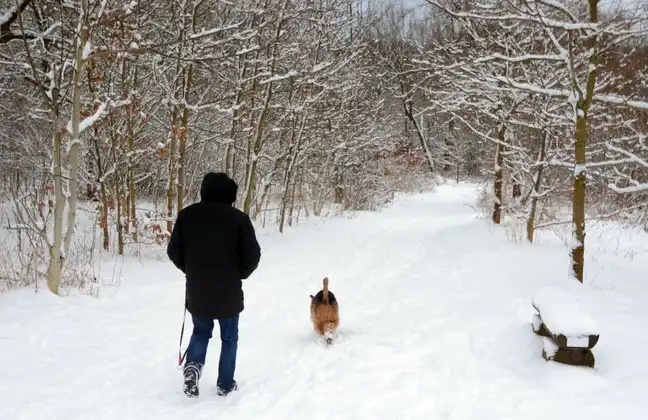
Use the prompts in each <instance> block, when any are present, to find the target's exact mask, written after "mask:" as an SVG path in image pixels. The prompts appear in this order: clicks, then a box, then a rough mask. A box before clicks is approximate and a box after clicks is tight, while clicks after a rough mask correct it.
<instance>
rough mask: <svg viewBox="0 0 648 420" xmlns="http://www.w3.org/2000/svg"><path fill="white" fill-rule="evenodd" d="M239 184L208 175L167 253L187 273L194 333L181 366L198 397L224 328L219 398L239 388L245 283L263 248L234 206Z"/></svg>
mask: <svg viewBox="0 0 648 420" xmlns="http://www.w3.org/2000/svg"><path fill="white" fill-rule="evenodd" d="M237 192H238V185H237V184H236V182H235V181H234V180H233V179H231V178H229V177H228V176H227V175H226V174H224V173H222V172H218V173H214V172H210V173H207V174H206V175H205V176H204V178H203V180H202V185H201V189H200V201H199V202H197V203H194V204H191V205H190V206H187V207H186V208H184V209H182V210H181V211H180V212H179V213H178V217H177V220H176V223H175V225H174V227H173V232H172V233H171V238H170V240H169V244H168V246H167V255H168V256H169V259H170V260H171V261H172V262H173V264H174V265H175V266H176V267H177V268H178V269H179V270H181V271H182V272H183V273H184V274H185V278H186V281H185V305H186V306H185V307H186V309H187V311H189V313H190V314H191V319H192V321H193V326H194V327H193V332H192V335H191V340H190V341H189V346H188V348H187V353H186V361H185V364H184V368H183V373H184V392H185V394H186V395H187V396H188V397H198V395H199V386H198V384H199V381H200V377H201V375H202V371H203V366H204V365H205V358H206V355H207V346H208V344H209V341H210V339H211V338H212V333H213V329H214V322H215V321H218V324H219V327H220V338H221V351H220V359H219V362H218V380H217V387H218V395H221V396H225V395H228V394H229V393H231V392H232V391H234V390H236V389H238V386H237V383H236V381H235V380H234V372H235V369H236V354H237V351H238V333H239V331H238V324H239V315H240V313H241V312H242V311H243V309H244V304H243V288H242V280H244V279H247V278H248V277H250V275H251V274H252V273H253V272H254V271H255V270H256V269H257V267H258V265H259V261H260V259H261V248H260V246H259V243H258V241H257V238H256V234H255V231H254V226H253V225H252V221H251V220H250V217H249V216H248V215H247V214H245V213H243V212H242V211H240V210H238V209H237V208H235V207H234V206H233V203H234V202H235V201H236V194H237Z"/></svg>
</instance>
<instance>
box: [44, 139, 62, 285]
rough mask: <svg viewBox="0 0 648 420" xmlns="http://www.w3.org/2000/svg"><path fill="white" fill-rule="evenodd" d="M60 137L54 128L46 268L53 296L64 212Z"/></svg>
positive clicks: (57, 281) (58, 273) (58, 277)
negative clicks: (51, 216)
mask: <svg viewBox="0 0 648 420" xmlns="http://www.w3.org/2000/svg"><path fill="white" fill-rule="evenodd" d="M61 137H62V133H61V130H60V129H59V127H55V131H54V135H53V138H52V143H53V144H52V146H53V149H54V150H53V151H54V153H53V154H54V156H53V158H54V159H53V160H54V162H53V176H54V232H53V235H52V236H53V238H52V239H53V242H52V243H51V244H49V264H48V267H47V288H48V289H49V290H50V291H51V292H52V293H54V294H55V295H58V294H59V288H60V286H61V275H62V271H63V265H62V261H61V245H62V243H63V211H64V210H65V195H64V194H63V174H62V172H63V171H62V168H61V165H62V159H61Z"/></svg>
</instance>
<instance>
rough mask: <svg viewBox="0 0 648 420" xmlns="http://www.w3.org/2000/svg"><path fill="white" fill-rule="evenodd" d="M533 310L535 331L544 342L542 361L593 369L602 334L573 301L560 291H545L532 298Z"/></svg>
mask: <svg viewBox="0 0 648 420" xmlns="http://www.w3.org/2000/svg"><path fill="white" fill-rule="evenodd" d="M533 307H534V308H535V310H536V313H535V314H534V315H533V331H534V332H535V333H536V334H538V335H540V336H542V337H543V342H544V346H543V349H542V357H543V358H544V359H545V360H547V361H550V360H553V361H555V362H559V363H564V364H568V365H573V366H589V367H591V368H593V367H594V364H595V359H594V354H593V353H592V349H593V348H594V346H595V345H596V343H598V341H599V333H598V330H597V327H596V323H595V322H594V320H593V319H592V317H591V316H590V315H589V314H588V313H587V312H586V311H585V310H584V309H583V308H582V307H581V306H580V305H579V304H578V302H576V300H575V299H574V297H573V296H572V295H571V294H570V293H568V292H567V291H565V290H562V289H559V288H546V289H542V290H540V291H539V292H538V293H536V295H535V296H534V297H533Z"/></svg>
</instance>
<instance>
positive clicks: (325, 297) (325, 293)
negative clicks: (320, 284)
mask: <svg viewBox="0 0 648 420" xmlns="http://www.w3.org/2000/svg"><path fill="white" fill-rule="evenodd" d="M322 302H324V304H325V305H328V303H329V298H328V277H324V289H323V290H322Z"/></svg>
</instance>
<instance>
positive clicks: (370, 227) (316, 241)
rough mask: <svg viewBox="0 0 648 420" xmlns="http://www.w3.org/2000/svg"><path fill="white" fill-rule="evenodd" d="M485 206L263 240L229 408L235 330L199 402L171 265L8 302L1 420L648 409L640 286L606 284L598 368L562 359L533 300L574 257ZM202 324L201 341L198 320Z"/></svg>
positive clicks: (3, 306) (434, 196) (452, 207)
mask: <svg viewBox="0 0 648 420" xmlns="http://www.w3.org/2000/svg"><path fill="white" fill-rule="evenodd" d="M474 198H475V191H474V187H472V186H470V185H461V186H451V185H444V186H441V187H439V188H438V189H437V190H436V191H435V192H432V193H426V194H419V195H414V196H408V197H401V198H399V199H398V200H397V201H396V202H395V203H394V204H393V205H392V206H391V207H389V208H388V209H386V210H385V211H383V212H380V213H363V214H359V215H357V216H356V217H354V218H348V219H346V218H341V219H334V220H329V221H326V222H308V223H306V224H304V225H303V226H299V227H297V228H294V229H291V230H289V231H288V232H287V233H285V234H284V235H279V234H276V233H269V234H262V235H260V242H261V244H262V247H263V256H262V262H261V266H260V268H259V270H258V271H257V272H256V273H255V274H254V275H253V277H252V278H251V279H249V280H248V281H247V283H246V284H245V293H246V310H245V312H244V313H243V314H242V317H241V326H240V344H239V356H238V369H237V380H238V382H239V384H240V386H241V390H240V391H239V392H238V393H235V394H233V395H232V396H230V397H227V398H224V399H223V398H220V397H218V396H216V392H215V382H216V367H217V360H218V347H219V346H218V335H217V333H216V334H215V337H214V338H215V340H214V341H213V344H212V346H211V347H210V352H209V354H208V360H207V365H206V367H205V374H204V376H203V379H202V381H201V386H202V389H201V398H200V399H199V400H188V399H186V398H185V397H184V395H183V394H182V391H181V388H182V387H181V382H182V381H181V374H180V372H179V371H178V370H176V367H175V364H174V363H175V361H176V358H177V345H178V335H179V328H180V323H181V316H182V301H183V279H182V278H181V276H180V275H179V273H178V272H177V271H176V270H175V269H174V268H173V267H172V266H171V265H170V264H168V263H163V262H147V263H144V264H139V263H129V264H128V265H127V267H126V271H125V272H124V274H123V275H124V283H123V285H122V286H121V287H120V289H119V290H117V292H116V293H115V294H114V295H113V296H111V297H110V298H104V299H93V298H89V297H71V298H65V299H57V298H55V297H52V296H50V295H49V294H47V293H41V294H39V295H37V296H34V294H33V293H31V292H29V291H21V292H17V293H12V294H9V295H6V296H0V399H1V400H2V403H0V418H2V419H11V420H41V419H42V420H46V419H47V420H49V419H65V420H77V419H78V420H81V419H83V420H85V419H92V420H100V419H106V420H108V419H109V420H129V419H137V420H142V419H156V420H157V419H159V420H166V419H177V420H184V419H191V420H200V419H210V420H211V419H296V420H304V419H313V420H315V419H329V418H338V419H354V420H356V419H436V420H439V419H476V420H487V419H493V420H506V419H511V420H519V419H536V418H537V419H543V420H544V419H546V418H556V419H573V418H582V419H585V418H587V419H588V420H591V419H609V418H610V415H611V414H612V413H613V416H614V419H615V420H619V419H635V418H639V417H641V414H642V413H643V414H645V412H646V411H647V410H648V401H647V400H646V399H645V398H644V394H645V389H647V386H648V363H647V362H646V361H641V360H639V359H638V358H637V360H636V361H635V362H632V360H633V359H632V358H630V359H628V356H629V355H628V352H629V354H630V357H631V356H635V355H637V356H639V355H640V354H642V353H644V352H645V349H646V348H647V347H648V334H646V332H647V329H648V328H647V326H646V322H645V319H646V318H647V317H646V315H645V309H644V307H645V306H644V303H645V300H643V301H642V300H641V297H642V296H638V297H634V292H636V289H633V290H634V291H633V293H630V292H627V290H629V289H628V288H626V289H624V290H626V292H624V290H616V291H599V292H596V291H593V290H592V291H590V292H589V293H590V295H591V300H590V302H593V303H594V304H593V305H592V306H593V307H592V309H593V311H594V314H595V316H597V317H598V318H599V319H598V321H599V326H600V328H601V330H602V338H601V342H600V344H599V345H598V346H597V347H596V348H595V350H594V353H595V355H596V357H597V362H598V365H599V367H598V368H597V369H596V370H594V371H591V370H587V369H580V368H573V367H567V366H560V365H556V364H553V363H546V362H544V361H543V360H542V359H541V357H540V352H541V350H540V349H541V341H540V340H539V339H538V338H537V337H535V336H534V335H533V334H532V332H531V327H530V324H529V323H530V319H531V306H530V297H531V294H532V293H533V291H534V290H535V288H536V287H538V286H541V285H548V284H553V283H557V282H561V281H562V279H563V278H564V276H565V272H566V267H567V261H566V255H565V254H566V252H565V251H564V248H562V247H560V246H550V245H534V246H529V245H521V244H511V243H507V242H506V241H505V240H504V238H503V235H502V234H501V232H499V231H491V228H489V227H488V224H486V223H485V222H484V221H483V220H481V219H479V218H478V217H477V213H476V211H475V210H474V209H472V208H471V207H470V205H471V204H472V203H473V202H474ZM644 266H645V264H644ZM324 276H328V277H329V278H330V281H331V289H332V290H333V291H334V292H335V293H336V296H337V297H338V299H339V301H340V311H341V328H340V332H339V341H338V342H337V343H336V345H334V346H333V347H331V348H328V349H327V348H324V347H322V346H321V345H319V344H318V343H316V341H315V339H314V336H313V333H312V330H311V326H310V323H309V315H308V314H309V312H308V305H309V299H308V295H309V294H310V293H314V292H316V291H317V290H319V288H320V287H321V280H322V278H323V277H324ZM628 287H629V286H628ZM646 296H647V295H646V294H645V293H644V295H643V297H646ZM603 302H604V304H603ZM598 303H601V304H600V305H598ZM642 314H643V318H642V317H641V316H642ZM604 316H605V317H604ZM188 330H189V331H188V332H187V333H186V334H187V335H186V337H185V341H184V343H185V345H186V343H187V342H188V336H189V332H190V330H191V323H190V321H189V319H188ZM639 357H640V356H639ZM629 360H630V361H629ZM633 363H634V364H633Z"/></svg>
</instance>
